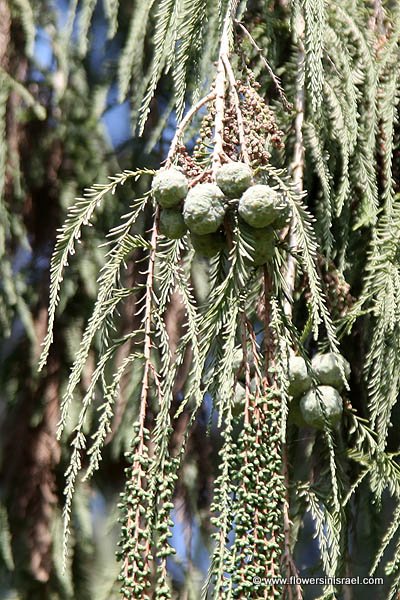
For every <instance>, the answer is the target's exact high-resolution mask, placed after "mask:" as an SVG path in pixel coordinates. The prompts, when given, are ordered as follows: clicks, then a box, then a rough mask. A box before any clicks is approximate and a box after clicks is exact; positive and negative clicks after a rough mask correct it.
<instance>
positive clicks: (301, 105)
mask: <svg viewBox="0 0 400 600" xmlns="http://www.w3.org/2000/svg"><path fill="white" fill-rule="evenodd" d="M303 31H304V22H303V21H302V20H299V22H298V23H296V38H297V39H296V41H297V45H298V51H297V75H296V100H295V109H296V118H295V123H294V127H295V143H294V153H293V163H292V167H291V171H292V178H293V183H294V186H295V189H296V191H297V193H298V194H301V193H302V191H303V178H304V144H303V123H304V110H305V95H304V79H303V65H304V46H303V41H302V39H303ZM297 243H298V241H297V234H296V230H295V227H294V223H293V222H292V224H291V227H290V239H289V247H290V249H291V250H292V252H290V253H289V255H288V259H287V269H286V275H285V279H286V285H287V290H288V298H287V299H286V300H285V303H284V311H285V314H286V316H287V317H288V318H289V319H291V318H292V313H293V292H294V286H295V279H296V260H295V257H294V254H293V250H296V248H297ZM282 471H283V476H284V481H285V502H284V506H283V517H284V536H285V552H284V559H285V564H286V577H288V578H289V577H290V576H292V575H294V576H296V575H297V569H296V565H295V562H294V560H293V556H292V551H291V546H290V525H291V523H290V517H289V510H290V497H289V461H288V447H287V443H284V444H283V448H282ZM286 591H287V593H288V595H289V599H290V598H293V592H292V586H291V585H288V586H287V587H286ZM295 592H296V599H297V600H301V599H302V598H303V591H302V588H301V586H300V585H298V584H296V585H295Z"/></svg>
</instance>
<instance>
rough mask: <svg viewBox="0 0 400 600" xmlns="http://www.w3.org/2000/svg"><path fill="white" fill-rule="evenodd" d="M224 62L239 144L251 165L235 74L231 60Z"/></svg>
mask: <svg viewBox="0 0 400 600" xmlns="http://www.w3.org/2000/svg"><path fill="white" fill-rule="evenodd" d="M222 60H223V62H224V66H225V69H226V72H227V74H228V79H229V86H230V88H231V92H232V96H233V101H234V103H235V110H236V119H237V126H238V132H239V142H240V147H241V149H242V155H243V160H244V162H245V163H247V164H248V165H250V156H249V152H248V150H247V142H246V134H245V131H244V122H243V115H242V111H241V110H240V102H239V95H238V93H237V89H236V79H235V74H234V72H233V69H232V65H231V63H230V60H229V58H228V57H227V56H224V57H223V59H222Z"/></svg>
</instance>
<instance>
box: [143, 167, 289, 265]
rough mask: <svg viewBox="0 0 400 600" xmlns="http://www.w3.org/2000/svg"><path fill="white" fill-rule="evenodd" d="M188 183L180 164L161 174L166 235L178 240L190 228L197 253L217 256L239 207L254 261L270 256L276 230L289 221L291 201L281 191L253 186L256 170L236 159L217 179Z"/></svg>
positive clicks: (156, 193) (157, 191)
mask: <svg viewBox="0 0 400 600" xmlns="http://www.w3.org/2000/svg"><path fill="white" fill-rule="evenodd" d="M189 187H190V186H189V182H188V180H187V178H186V177H185V175H184V174H183V173H182V172H181V171H180V170H179V169H177V168H175V167H172V168H169V169H161V170H160V171H158V172H157V173H156V175H155V177H154V179H153V183H152V188H151V190H152V194H153V197H154V199H155V200H156V202H157V203H158V204H159V206H160V208H161V211H160V231H161V233H162V234H163V235H165V236H166V237H168V238H170V239H179V238H181V237H183V236H184V235H185V234H186V233H187V231H188V230H189V233H190V238H191V242H192V245H193V248H194V249H195V251H196V252H197V253H198V254H200V255H202V256H207V257H211V256H214V255H215V254H217V253H218V252H220V251H221V250H222V249H224V248H225V247H226V239H225V233H224V228H223V223H224V219H225V215H226V213H227V211H228V209H229V210H231V209H232V207H234V209H235V210H237V213H238V216H239V226H240V229H241V233H242V234H243V236H244V239H245V240H246V242H247V246H248V253H249V255H250V258H251V262H252V263H253V265H254V266H259V265H263V264H265V263H266V262H268V261H269V260H271V258H272V257H273V254H274V248H275V237H276V236H275V231H277V230H279V229H282V227H284V226H285V225H286V224H287V223H288V222H289V219H290V208H289V205H288V203H287V201H286V199H285V198H284V197H283V196H282V195H281V194H280V193H279V192H278V191H277V190H275V189H274V188H272V187H270V186H268V185H264V184H254V182H253V173H252V170H251V168H250V167H249V166H248V165H246V164H244V163H242V162H233V161H232V162H229V163H227V164H224V165H223V166H222V167H221V168H220V169H219V170H218V172H217V173H216V183H199V184H197V185H194V186H193V187H192V188H190V189H189ZM235 200H237V202H235Z"/></svg>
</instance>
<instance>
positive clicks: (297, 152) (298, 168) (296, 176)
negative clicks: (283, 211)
mask: <svg viewBox="0 0 400 600" xmlns="http://www.w3.org/2000/svg"><path fill="white" fill-rule="evenodd" d="M298 27H299V28H300V31H299V32H298V52H297V76H296V101H295V109H296V118H295V122H294V129H295V143H294V152H293V162H292V166H291V171H292V179H293V183H294V187H295V190H296V192H297V193H298V194H299V195H300V194H301V193H302V192H303V178H304V143H303V123H304V110H305V95H304V80H303V65H304V46H303V42H302V24H301V23H300V24H299V25H298ZM289 248H290V249H291V252H290V253H289V256H288V260H287V270H286V276H285V279H286V284H287V290H288V296H289V298H288V300H287V301H286V302H285V307H284V308H285V315H286V316H287V317H290V318H291V316H292V312H293V291H294V284H295V278H296V259H295V257H294V253H293V252H294V251H295V250H296V248H297V235H296V230H295V227H294V226H293V223H292V225H291V229H290V237H289Z"/></svg>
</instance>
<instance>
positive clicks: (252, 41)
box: [235, 19, 293, 112]
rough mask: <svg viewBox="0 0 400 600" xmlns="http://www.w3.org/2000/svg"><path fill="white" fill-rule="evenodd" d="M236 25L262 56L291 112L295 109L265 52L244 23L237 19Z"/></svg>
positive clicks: (283, 100)
mask: <svg viewBox="0 0 400 600" xmlns="http://www.w3.org/2000/svg"><path fill="white" fill-rule="evenodd" d="M235 24H236V25H238V27H240V29H241V30H242V31H243V33H244V34H245V35H246V36H247V38H248V39H249V41H250V43H251V45H252V46H253V48H254V49H255V50H257V52H258V53H259V54H260V58H261V61H262V63H263V65H264V66H265V68H266V69H267V71H268V73H269V74H270V76H271V79H272V81H273V82H274V84H275V87H276V89H277V90H278V94H279V96H280V99H281V101H282V104H283V106H284V109H285V110H286V111H287V112H291V111H292V109H293V106H292V104H291V103H290V102H289V101H288V99H287V98H286V94H285V92H284V90H283V87H282V84H281V80H280V79H279V77H278V76H277V75H275V73H274V71H273V70H272V67H271V65H270V64H269V62H268V61H267V59H266V58H265V56H264V55H263V50H262V48H260V46H259V45H258V44H257V42H256V40H255V39H254V38H253V36H252V35H251V33H250V31H248V30H247V29H246V27H245V26H244V25H243V23H241V22H240V21H237V20H236V19H235Z"/></svg>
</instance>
